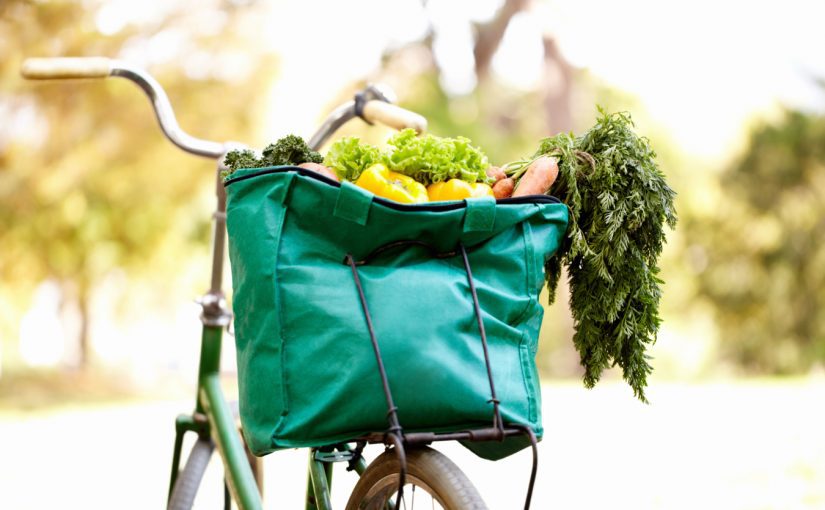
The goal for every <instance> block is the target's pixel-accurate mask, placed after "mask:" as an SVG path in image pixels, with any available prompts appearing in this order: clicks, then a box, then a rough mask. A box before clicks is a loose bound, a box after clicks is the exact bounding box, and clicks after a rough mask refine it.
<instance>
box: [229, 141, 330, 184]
mask: <svg viewBox="0 0 825 510" xmlns="http://www.w3.org/2000/svg"><path fill="white" fill-rule="evenodd" d="M323 160H324V158H323V156H321V155H320V154H319V153H317V152H316V151H314V150H312V149H310V148H309V145H307V143H306V141H304V139H303V138H301V137H300V136H298V135H286V136H285V137H283V138H281V139H279V140H278V141H276V142H275V143H271V144H269V145H267V146H266V149H264V150H263V152H262V155H261V158H260V159H259V158H257V157H255V153H254V152H252V151H251V150H249V149H244V150H237V151H230V152H228V153H227V154H226V157H225V158H224V161H223V163H224V165H226V166H227V168H228V170H227V171H224V172H223V173H222V174H221V177H222V178H224V179H225V178H227V177H229V176H230V175H232V172H234V171H235V170H238V169H239V168H259V167H265V166H281V165H300V164H301V163H307V162H309V163H321V162H322V161H323Z"/></svg>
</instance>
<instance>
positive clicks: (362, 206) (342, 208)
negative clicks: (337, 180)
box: [332, 181, 374, 226]
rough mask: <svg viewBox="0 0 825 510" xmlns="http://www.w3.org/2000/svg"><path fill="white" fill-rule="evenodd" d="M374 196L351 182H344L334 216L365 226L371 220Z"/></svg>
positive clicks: (333, 212)
mask: <svg viewBox="0 0 825 510" xmlns="http://www.w3.org/2000/svg"><path fill="white" fill-rule="evenodd" d="M373 196H374V195H373V194H372V193H370V192H369V191H367V190H365V189H363V188H359V187H358V186H356V185H355V184H353V183H351V182H349V181H344V182H342V183H341V189H340V191H339V192H338V199H337V200H336V201H335V209H334V210H333V211H332V215H333V216H335V217H336V218H341V219H342V220H348V221H352V222H353V223H357V224H358V225H361V226H364V225H366V224H367V219H368V218H369V214H370V205H372V198H373Z"/></svg>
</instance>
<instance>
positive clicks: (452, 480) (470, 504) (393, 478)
mask: <svg viewBox="0 0 825 510" xmlns="http://www.w3.org/2000/svg"><path fill="white" fill-rule="evenodd" d="M406 454H407V476H406V485H405V486H404V495H405V500H407V498H408V497H409V495H410V494H411V493H413V494H414V492H413V491H414V490H420V489H423V490H424V491H426V492H427V493H428V494H429V495H430V496H432V499H433V500H435V502H437V503H438V504H440V505H441V506H442V507H443V508H444V509H445V510H487V505H486V504H485V503H484V500H482V499H481V496H480V495H479V494H478V491H477V490H476V488H475V486H474V485H473V484H472V482H470V480H469V479H468V478H467V475H465V474H464V472H462V471H461V470H460V469H459V468H458V466H456V465H455V464H454V463H453V461H451V460H450V459H449V458H447V457H446V456H445V455H443V454H442V453H440V452H438V451H436V450H433V449H432V448H429V447H424V448H417V449H410V450H408V451H407V452H406ZM399 467H400V465H399V463H398V458H397V457H396V455H395V452H393V451H392V450H388V451H386V452H384V453H382V454H381V455H380V456H379V457H378V458H377V459H375V461H373V462H372V464H370V465H369V467H367V469H366V471H364V474H362V475H361V478H360V479H359V480H358V483H356V484H355V488H354V489H353V491H352V494H351V495H350V498H349V501H348V502H347V508H346V510H383V509H384V508H388V507H391V506H388V504H391V502H394V501H395V494H396V492H397V489H398V472H399ZM410 485H413V486H414V487H415V489H411V488H410ZM413 501H414V499H413ZM402 508H407V509H409V510H413V507H412V506H410V504H406V501H405V504H404V505H402ZM427 508H430V507H429V506H428V507H427Z"/></svg>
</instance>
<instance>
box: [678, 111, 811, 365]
mask: <svg viewBox="0 0 825 510" xmlns="http://www.w3.org/2000/svg"><path fill="white" fill-rule="evenodd" d="M720 184H721V190H720V194H721V197H722V198H721V199H719V200H718V201H717V203H718V208H717V209H716V210H713V211H707V213H708V214H707V215H706V216H705V217H696V216H693V217H688V218H687V219H686V221H685V229H686V232H687V235H688V243H689V247H688V255H689V258H690V260H691V261H692V263H693V265H694V269H695V270H696V271H697V272H698V274H699V278H698V283H699V292H700V294H701V295H702V296H704V297H706V298H707V299H709V300H710V301H711V303H712V304H713V305H714V310H715V314H716V317H717V320H718V324H719V327H720V333H721V348H722V349H723V353H724V354H726V355H727V356H728V358H729V359H731V360H733V361H735V362H738V363H740V364H741V365H742V366H743V367H744V368H745V369H747V370H749V371H753V372H761V373H764V372H768V373H780V374H785V373H793V372H798V371H800V370H805V369H808V368H810V367H811V366H812V365H814V364H816V363H819V364H823V363H825V315H823V314H822V310H823V309H825V246H824V245H823V243H822V239H823V238H825V198H823V197H825V117H822V116H818V115H812V114H807V113H802V112H799V111H787V112H785V114H784V117H783V118H782V120H781V121H780V122H777V123H775V124H764V125H761V126H759V127H757V128H756V129H754V130H753V131H752V133H751V134H750V138H749V142H748V146H747V149H746V151H745V153H744V154H743V155H742V156H741V157H740V158H739V159H738V160H737V161H736V162H735V164H733V165H732V166H731V167H729V168H728V169H727V170H725V171H724V172H723V173H722V174H721V176H720ZM709 192H712V190H711V191H709Z"/></svg>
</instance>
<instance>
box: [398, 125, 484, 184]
mask: <svg viewBox="0 0 825 510" xmlns="http://www.w3.org/2000/svg"><path fill="white" fill-rule="evenodd" d="M387 143H388V144H389V145H390V146H391V147H392V149H391V151H390V154H389V167H390V169H392V170H393V171H395V172H398V173H402V174H405V175H408V176H410V177H412V178H413V179H415V180H417V181H418V182H420V183H422V184H424V185H425V186H428V185H430V184H432V183H434V182H442V181H447V180H450V179H462V180H465V181H467V182H469V183H475V182H491V179H490V178H488V177H487V174H486V172H485V170H487V167H489V166H490V164H489V163H488V161H487V156H485V155H484V153H483V152H481V150H480V149H478V148H477V147H473V146H472V145H471V144H470V140H468V139H467V138H464V137H462V136H459V137H457V138H442V137H438V136H433V135H429V134H428V135H424V136H416V133H415V131H414V130H412V129H405V130H403V131H400V132H398V133H397V134H395V135H394V136H393V137H392V138H390V139H389V141H387Z"/></svg>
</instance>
